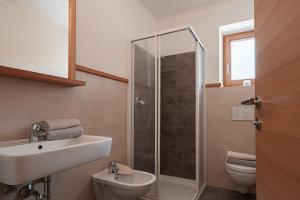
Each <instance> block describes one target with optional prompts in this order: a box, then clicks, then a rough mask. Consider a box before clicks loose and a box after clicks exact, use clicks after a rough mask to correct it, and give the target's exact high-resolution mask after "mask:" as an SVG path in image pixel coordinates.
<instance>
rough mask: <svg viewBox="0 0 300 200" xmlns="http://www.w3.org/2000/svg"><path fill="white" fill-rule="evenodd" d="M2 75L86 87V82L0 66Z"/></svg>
mask: <svg viewBox="0 0 300 200" xmlns="http://www.w3.org/2000/svg"><path fill="white" fill-rule="evenodd" d="M0 75H2V76H9V77H14V78H21V79H26V80H32V81H40V82H46V83H53V84H57V85H64V86H69V87H76V86H84V85H85V82H84V81H79V80H74V79H67V78H62V77H57V76H51V75H47V74H41V73H37V72H30V71H25V70H21V69H15V68H11V67H6V66H1V65H0Z"/></svg>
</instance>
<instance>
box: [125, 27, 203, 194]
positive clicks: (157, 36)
mask: <svg viewBox="0 0 300 200" xmlns="http://www.w3.org/2000/svg"><path fill="white" fill-rule="evenodd" d="M186 30H187V31H189V32H190V33H191V35H192V37H193V38H194V40H195V52H196V55H197V54H198V52H199V47H200V48H202V50H203V51H204V53H205V49H204V47H203V45H202V43H201V41H200V39H199V38H198V36H197V34H196V33H195V31H194V29H193V28H192V26H191V25H185V26H180V27H175V28H171V29H167V30H163V31H159V32H156V33H153V34H149V35H145V36H142V37H140V38H138V39H135V40H132V41H131V50H132V51H131V124H130V125H131V129H130V130H131V138H130V139H131V152H130V154H131V165H132V166H134V103H135V102H134V71H135V70H134V67H135V66H134V62H133V60H134V52H133V43H134V42H137V41H141V40H145V39H150V38H153V39H154V41H155V108H154V109H155V119H156V120H155V173H156V176H157V180H159V176H160V100H161V97H160V89H161V83H160V82H161V79H160V78H161V59H160V56H161V52H160V50H161V39H160V36H163V35H168V34H172V33H176V32H181V31H186ZM203 59H204V58H203ZM203 64H204V63H203ZM199 65H200V63H199V58H198V56H196V188H195V189H196V190H197V191H198V193H197V195H195V197H194V199H197V198H198V197H199V196H200V194H201V193H202V191H203V190H204V188H205V186H206V142H205V141H206V130H205V129H206V127H205V110H204V119H203V120H204V123H203V124H204V127H203V131H204V133H203V134H204V135H203V138H202V139H203V140H204V142H203V145H204V146H203V147H202V149H203V151H202V152H200V143H201V141H200V126H199V123H200V113H199V108H200V97H199V91H200V87H201V84H199V80H200V77H199V75H200V71H199ZM202 72H203V73H204V70H203V71H202ZM203 85H204V86H202V87H205V83H204V82H203ZM204 93H205V92H204ZM203 98H204V101H205V97H203ZM203 103H204V102H203ZM200 153H202V154H203V155H202V156H203V158H204V161H203V162H204V169H203V170H204V177H203V180H204V184H202V185H200V161H199V160H200ZM159 184H160V182H159V181H157V183H156V188H155V195H157V194H158V195H159V187H160V186H159Z"/></svg>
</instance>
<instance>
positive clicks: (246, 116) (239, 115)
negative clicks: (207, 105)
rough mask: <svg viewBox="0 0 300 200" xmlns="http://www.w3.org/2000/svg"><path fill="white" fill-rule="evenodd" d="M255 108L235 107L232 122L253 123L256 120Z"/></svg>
mask: <svg viewBox="0 0 300 200" xmlns="http://www.w3.org/2000/svg"><path fill="white" fill-rule="evenodd" d="M254 112H255V108H254V106H233V107H232V120H234V121H253V120H254V118H255V113H254Z"/></svg>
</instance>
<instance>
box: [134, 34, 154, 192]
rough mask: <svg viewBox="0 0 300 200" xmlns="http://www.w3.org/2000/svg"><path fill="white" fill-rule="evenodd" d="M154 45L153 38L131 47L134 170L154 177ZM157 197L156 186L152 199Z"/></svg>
mask: <svg viewBox="0 0 300 200" xmlns="http://www.w3.org/2000/svg"><path fill="white" fill-rule="evenodd" d="M155 41H156V40H155V37H151V38H147V39H143V40H139V41H135V42H133V43H132V59H133V71H132V73H133V74H132V77H133V81H134V82H133V90H132V91H133V92H134V95H133V100H132V108H133V119H132V121H133V143H134V144H133V148H134V149H133V166H134V168H135V169H137V170H141V171H146V172H150V173H153V174H156V171H157V170H156V169H157V163H156V160H157V157H156V156H157V153H156V138H157V137H156V110H157V109H156V76H155V74H156V55H155V53H156V48H155V47H156V46H155ZM156 175H157V174H156ZM156 193H157V192H156V187H155V186H154V187H153V188H152V191H151V192H150V195H151V196H155V194H156Z"/></svg>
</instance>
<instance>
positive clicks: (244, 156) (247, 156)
mask: <svg viewBox="0 0 300 200" xmlns="http://www.w3.org/2000/svg"><path fill="white" fill-rule="evenodd" d="M227 159H239V160H256V156H255V155H250V154H245V153H239V152H233V151H227Z"/></svg>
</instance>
